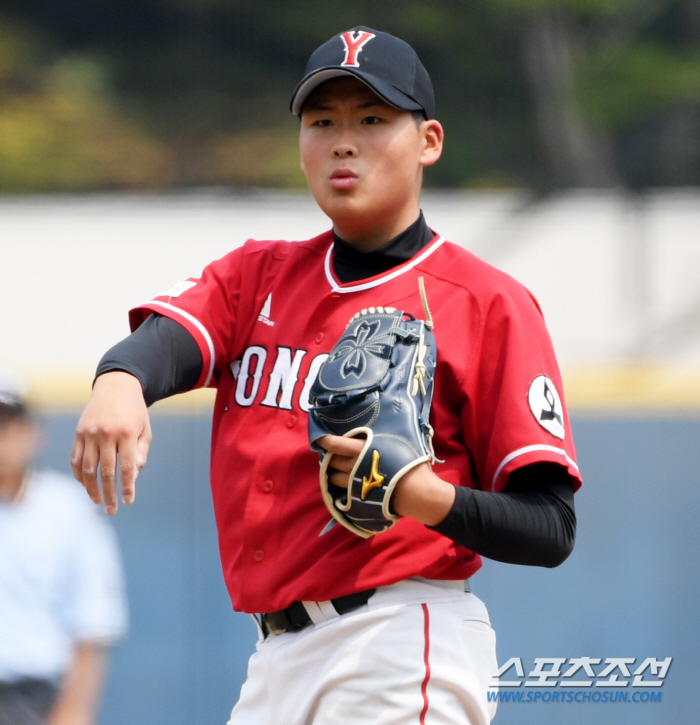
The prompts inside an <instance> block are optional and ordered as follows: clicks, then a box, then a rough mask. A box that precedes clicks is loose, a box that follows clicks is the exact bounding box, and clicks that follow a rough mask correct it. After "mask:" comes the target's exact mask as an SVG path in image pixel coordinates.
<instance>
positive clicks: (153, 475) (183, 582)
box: [43, 412, 700, 725]
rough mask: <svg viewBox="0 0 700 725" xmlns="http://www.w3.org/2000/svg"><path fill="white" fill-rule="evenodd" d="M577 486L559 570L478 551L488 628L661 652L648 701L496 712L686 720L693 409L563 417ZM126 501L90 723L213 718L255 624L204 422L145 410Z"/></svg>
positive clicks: (546, 640)
mask: <svg viewBox="0 0 700 725" xmlns="http://www.w3.org/2000/svg"><path fill="white" fill-rule="evenodd" d="M76 418H77V413H76V414H74V415H73V414H61V415H58V414H55V415H50V416H48V418H47V420H46V423H47V428H48V433H49V440H48V444H47V447H46V449H45V451H44V454H43V463H45V464H46V465H50V466H52V467H54V468H57V469H59V470H63V471H66V472H68V471H69V466H68V457H69V451H70V447H71V443H72V437H73V430H74V426H75V422H76ZM573 424H574V435H575V438H576V443H577V450H578V459H579V464H580V466H581V470H582V472H583V475H584V479H585V485H584V487H583V489H582V490H581V491H580V493H579V494H578V496H577V512H578V519H579V528H578V541H577V545H576V549H575V551H574V553H573V554H572V556H571V557H570V559H569V560H568V561H567V562H566V563H565V564H563V565H562V566H561V567H559V568H558V569H554V570H539V569H532V568H524V567H516V566H509V565H504V564H498V563H494V562H490V561H487V562H485V566H484V568H483V570H482V571H481V572H480V573H479V574H478V575H477V576H476V577H475V578H474V580H473V582H472V584H473V588H474V590H475V592H476V593H477V594H478V595H479V596H480V597H481V598H482V599H484V600H485V602H486V603H487V605H488V607H489V610H490V612H491V617H492V621H493V624H494V627H495V629H496V632H497V634H498V651H499V662H500V663H504V662H505V661H506V660H508V659H509V658H511V657H520V658H521V660H522V663H523V666H524V668H525V674H526V675H527V674H528V672H529V670H530V669H532V668H533V667H534V658H535V657H565V658H572V657H581V656H589V657H601V658H603V659H605V658H607V657H635V658H637V663H638V664H639V663H641V662H642V660H643V659H645V658H647V657H656V658H658V659H660V660H661V659H664V658H665V657H673V658H674V661H673V665H672V666H671V669H670V672H669V674H668V676H667V678H666V682H665V684H664V686H663V688H662V690H661V692H662V701H661V702H660V703H648V704H619V703H616V704H610V703H607V704H600V703H598V704H595V703H581V704H566V705H564V706H562V705H561V704H559V705H554V704H529V705H516V704H511V703H508V704H502V705H501V706H500V708H499V714H498V715H497V717H496V721H495V722H496V723H499V724H500V725H515V724H516V723H517V724H518V725H528V724H529V723H532V724H533V725H534V724H537V725H547V724H548V723H552V724H554V723H556V724H557V725H560V724H564V725H569V724H571V725H578V724H579V723H581V724H583V723H586V725H588V724H589V723H591V722H595V723H597V724H598V725H607V724H608V723H609V724H610V725H612V724H613V723H614V724H615V725H618V724H619V723H622V722H634V723H635V725H647V724H651V723H669V722H675V723H690V722H695V721H696V719H697V714H696V713H697V704H696V703H695V702H694V700H693V697H694V696H693V692H694V691H695V688H696V687H697V683H698V682H700V658H699V657H698V653H697V648H698V633H699V627H698V624H697V617H698V612H700V580H699V577H698V568H697V563H698V548H699V547H698V544H699V543H700V542H699V541H698V533H697V531H698V524H697V521H698V516H699V515H700V488H699V487H698V485H697V479H698V475H697V472H696V470H697V458H698V448H699V446H698V442H699V441H700V420H699V419H696V418H686V419H669V418H658V417H656V418H654V417H651V416H650V417H648V418H634V419H632V418H630V419H627V420H621V419H617V420H612V419H607V418H601V419H593V418H587V417H576V416H574V421H573ZM153 430H154V443H153V445H152V449H151V455H150V458H149V464H148V466H147V468H146V469H145V470H144V471H143V472H142V474H141V476H140V477H139V482H138V489H137V501H136V504H135V505H134V506H133V507H131V508H125V507H122V508H121V509H120V512H119V514H118V515H117V516H116V517H115V518H114V519H113V523H114V525H115V527H116V530H117V534H118V537H119V540H120V543H121V547H122V553H123V557H124V562H125V568H126V571H127V581H128V586H129V600H130V607H131V632H130V635H129V637H128V638H127V639H126V640H125V641H124V642H123V644H121V645H120V646H119V647H118V648H117V649H116V650H115V651H114V655H113V659H112V666H111V671H110V676H109V681H108V685H107V692H106V695H105V699H104V703H103V708H102V716H101V719H100V725H117V724H119V725H122V724H123V723H129V725H161V724H163V725H166V724H167V725H200V724H201V725H205V724H206V725H216V724H217V723H218V724H220V725H223V723H225V722H226V719H227V717H228V713H229V712H230V709H231V707H232V705H233V703H234V702H235V700H236V698H237V695H238V691H239V688H240V686H241V684H242V682H243V679H244V678H245V664H246V660H247V657H248V655H249V653H250V652H251V651H252V648H253V645H254V642H255V639H256V634H255V628H254V625H253V623H252V621H251V620H250V618H249V617H248V616H247V615H242V614H235V613H233V612H231V610H230V605H229V602H228V598H227V595H226V592H225V589H224V586H223V582H222V578H221V572H220V568H219V560H218V552H217V547H216V536H215V531H214V523H213V515H212V510H211V500H210V494H209V489H208V483H207V468H208V453H209V421H208V419H207V418H206V416H205V417H199V416H184V415H182V416H180V415H177V416H173V415H163V414H158V413H157V412H156V414H154V416H153Z"/></svg>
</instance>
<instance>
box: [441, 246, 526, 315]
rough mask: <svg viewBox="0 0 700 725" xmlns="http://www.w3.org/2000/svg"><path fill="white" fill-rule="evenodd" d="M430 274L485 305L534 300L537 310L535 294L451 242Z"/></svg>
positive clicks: (442, 247)
mask: <svg viewBox="0 0 700 725" xmlns="http://www.w3.org/2000/svg"><path fill="white" fill-rule="evenodd" d="M439 251H440V254H439V255H435V258H434V259H433V260H427V261H432V264H430V266H429V271H430V272H431V273H432V274H433V275H434V276H436V277H439V278H440V279H441V280H443V281H444V282H447V283H448V284H451V285H454V287H455V288H459V289H462V290H464V292H466V293H467V294H469V295H470V296H471V297H473V298H475V299H477V300H479V301H480V302H481V303H483V304H487V305H488V304H490V303H491V302H492V301H493V300H494V299H495V298H499V299H502V298H504V297H506V298H513V299H514V300H515V301H518V300H520V301H522V300H525V299H527V300H530V301H532V302H533V303H534V304H535V305H536V306H537V301H536V300H535V298H534V296H533V295H532V293H531V292H530V291H529V290H528V289H527V288H526V287H525V285H523V284H522V283H521V282H519V281H518V280H517V279H515V278H514V277H512V276H511V275H510V274H508V273H507V272H504V271H503V270H502V269H498V267H494V266H493V265H492V264H489V263H488V262H486V261H484V260H483V259H481V258H480V257H478V256H477V255H476V254H474V253H473V252H470V251H469V250H468V249H465V248H464V247H461V246H459V245H458V244H455V243H453V242H450V241H445V242H444V243H443V244H442V245H441V246H440V250H439Z"/></svg>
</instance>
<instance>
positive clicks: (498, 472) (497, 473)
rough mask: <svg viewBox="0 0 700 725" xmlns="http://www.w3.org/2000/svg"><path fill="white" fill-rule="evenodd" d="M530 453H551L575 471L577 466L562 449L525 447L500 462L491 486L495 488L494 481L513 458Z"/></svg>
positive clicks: (544, 446) (537, 446) (539, 446)
mask: <svg viewBox="0 0 700 725" xmlns="http://www.w3.org/2000/svg"><path fill="white" fill-rule="evenodd" d="M532 451H551V452H552V453H558V454H559V455H561V456H564V458H566V460H567V461H568V463H570V464H571V465H572V466H573V467H574V468H575V469H576V470H577V471H578V466H577V465H576V462H575V461H574V460H573V459H571V458H569V456H568V454H567V453H566V451H565V450H564V449H563V448H556V447H555V446H547V445H533V446H525V447H524V448H518V450H517V451H513V452H512V453H509V454H508V455H507V456H506V457H505V458H504V459H503V460H502V461H501V465H500V466H499V467H498V468H497V469H496V473H494V474H493V479H492V480H491V485H492V486H495V485H496V481H497V480H498V477H499V476H500V475H501V471H502V470H503V469H504V467H505V466H507V465H508V464H509V463H510V462H511V461H512V460H513V459H514V458H517V457H518V456H522V455H524V454H525V453H531V452H532Z"/></svg>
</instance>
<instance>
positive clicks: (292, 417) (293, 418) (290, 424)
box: [287, 413, 297, 428]
mask: <svg viewBox="0 0 700 725" xmlns="http://www.w3.org/2000/svg"><path fill="white" fill-rule="evenodd" d="M296 423H297V417H296V415H295V414H294V413H292V414H291V415H290V416H289V418H287V428H294V426H295V425H296Z"/></svg>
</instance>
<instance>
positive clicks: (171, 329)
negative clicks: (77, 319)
mask: <svg viewBox="0 0 700 725" xmlns="http://www.w3.org/2000/svg"><path fill="white" fill-rule="evenodd" d="M202 365H203V360H202V353H201V352H200V351H199V347H198V345H197V342H196V341H195V339H194V338H193V337H192V335H190V333H189V332H187V330H186V329H185V328H184V327H183V326H182V325H180V324H179V323H178V322H175V320H171V319H170V318H169V317H163V316H162V315H156V314H153V315H150V316H149V317H148V318H147V319H146V320H145V321H144V322H143V324H142V325H141V326H140V327H139V328H138V329H137V330H135V331H134V332H133V333H132V334H131V335H129V337H127V338H125V339H124V340H122V341H121V342H118V343H117V344H116V345H115V346H114V347H112V348H111V349H110V350H108V351H107V352H106V353H105V355H104V357H103V358H102V360H100V364H99V365H98V366H97V372H96V373H95V377H97V376H98V375H102V374H103V373H108V372H110V371H114V370H123V371H124V372H127V373H130V374H131V375H133V376H134V377H136V378H138V380H139V382H140V383H141V387H142V388H143V397H144V399H145V401H146V405H151V404H153V403H155V402H156V401H157V400H162V399H163V398H167V397H169V396H170V395H175V393H183V392H185V391H186V390H191V389H192V388H193V387H194V386H195V385H196V384H197V380H199V376H200V374H201V372H202Z"/></svg>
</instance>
